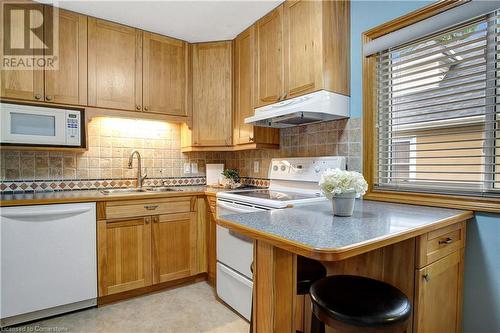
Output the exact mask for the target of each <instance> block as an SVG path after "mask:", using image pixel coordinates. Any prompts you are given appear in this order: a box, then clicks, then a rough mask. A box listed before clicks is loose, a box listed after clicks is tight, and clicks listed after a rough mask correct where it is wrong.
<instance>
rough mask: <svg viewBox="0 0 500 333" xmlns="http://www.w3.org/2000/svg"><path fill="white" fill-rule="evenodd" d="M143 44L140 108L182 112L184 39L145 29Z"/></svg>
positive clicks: (184, 101) (184, 111)
mask: <svg viewBox="0 0 500 333" xmlns="http://www.w3.org/2000/svg"><path fill="white" fill-rule="evenodd" d="M143 47H144V53H143V61H144V66H143V70H144V72H143V74H144V76H143V99H144V111H147V112H156V113H163V114H169V115H175V116H186V115H187V75H188V63H187V61H188V46H187V43H186V42H184V41H181V40H177V39H173V38H168V37H164V36H160V35H156V34H152V33H149V32H145V33H144V45H143Z"/></svg>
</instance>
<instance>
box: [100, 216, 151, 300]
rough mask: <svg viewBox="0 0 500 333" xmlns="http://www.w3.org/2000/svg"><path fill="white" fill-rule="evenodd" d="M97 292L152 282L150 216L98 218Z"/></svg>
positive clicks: (118, 290)
mask: <svg viewBox="0 0 500 333" xmlns="http://www.w3.org/2000/svg"><path fill="white" fill-rule="evenodd" d="M98 237H99V247H98V252H99V253H98V257H99V269H98V272H99V296H106V295H111V294H116V293H120V292H123V291H128V290H133V289H137V288H142V287H146V286H149V285H151V283H152V265H151V217H150V216H148V217H136V218H125V219H117V220H107V221H105V220H101V221H98Z"/></svg>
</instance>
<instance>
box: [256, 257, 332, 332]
mask: <svg viewBox="0 0 500 333" xmlns="http://www.w3.org/2000/svg"><path fill="white" fill-rule="evenodd" d="M250 270H251V271H252V273H253V263H252V265H251V266H250ZM325 276H326V268H325V266H323V264H321V263H320V262H319V261H316V260H313V259H309V258H306V257H302V256H297V295H307V294H309V289H311V286H312V284H313V283H314V282H316V281H318V280H320V279H322V278H324V277H325ZM252 302H253V301H252ZM252 305H253V304H252ZM320 324H321V323H320V321H319V320H318V318H316V317H315V316H312V318H311V330H312V328H313V327H316V326H318V325H320ZM252 331H253V306H252V312H251V315H250V333H252ZM311 332H312V331H311Z"/></svg>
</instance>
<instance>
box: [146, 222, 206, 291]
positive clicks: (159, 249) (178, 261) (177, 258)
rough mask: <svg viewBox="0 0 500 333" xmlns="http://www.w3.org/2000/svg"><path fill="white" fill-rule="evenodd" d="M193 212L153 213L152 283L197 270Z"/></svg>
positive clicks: (175, 277)
mask: <svg viewBox="0 0 500 333" xmlns="http://www.w3.org/2000/svg"><path fill="white" fill-rule="evenodd" d="M196 250H197V247H196V213H180V214H168V215H159V216H153V283H155V284H156V283H161V282H166V281H170V280H175V279H180V278H183V277H187V276H190V275H192V274H193V273H194V272H195V271H196Z"/></svg>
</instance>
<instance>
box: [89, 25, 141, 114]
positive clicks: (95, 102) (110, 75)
mask: <svg viewBox="0 0 500 333" xmlns="http://www.w3.org/2000/svg"><path fill="white" fill-rule="evenodd" d="M88 34H89V36H88V38H89V42H88V102H89V105H91V106H96V107H103V108H113V109H122V110H137V111H141V110H142V31H141V30H138V29H134V28H130V27H127V26H124V25H120V24H116V23H112V22H108V21H103V20H99V19H96V18H92V17H89V18H88Z"/></svg>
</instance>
